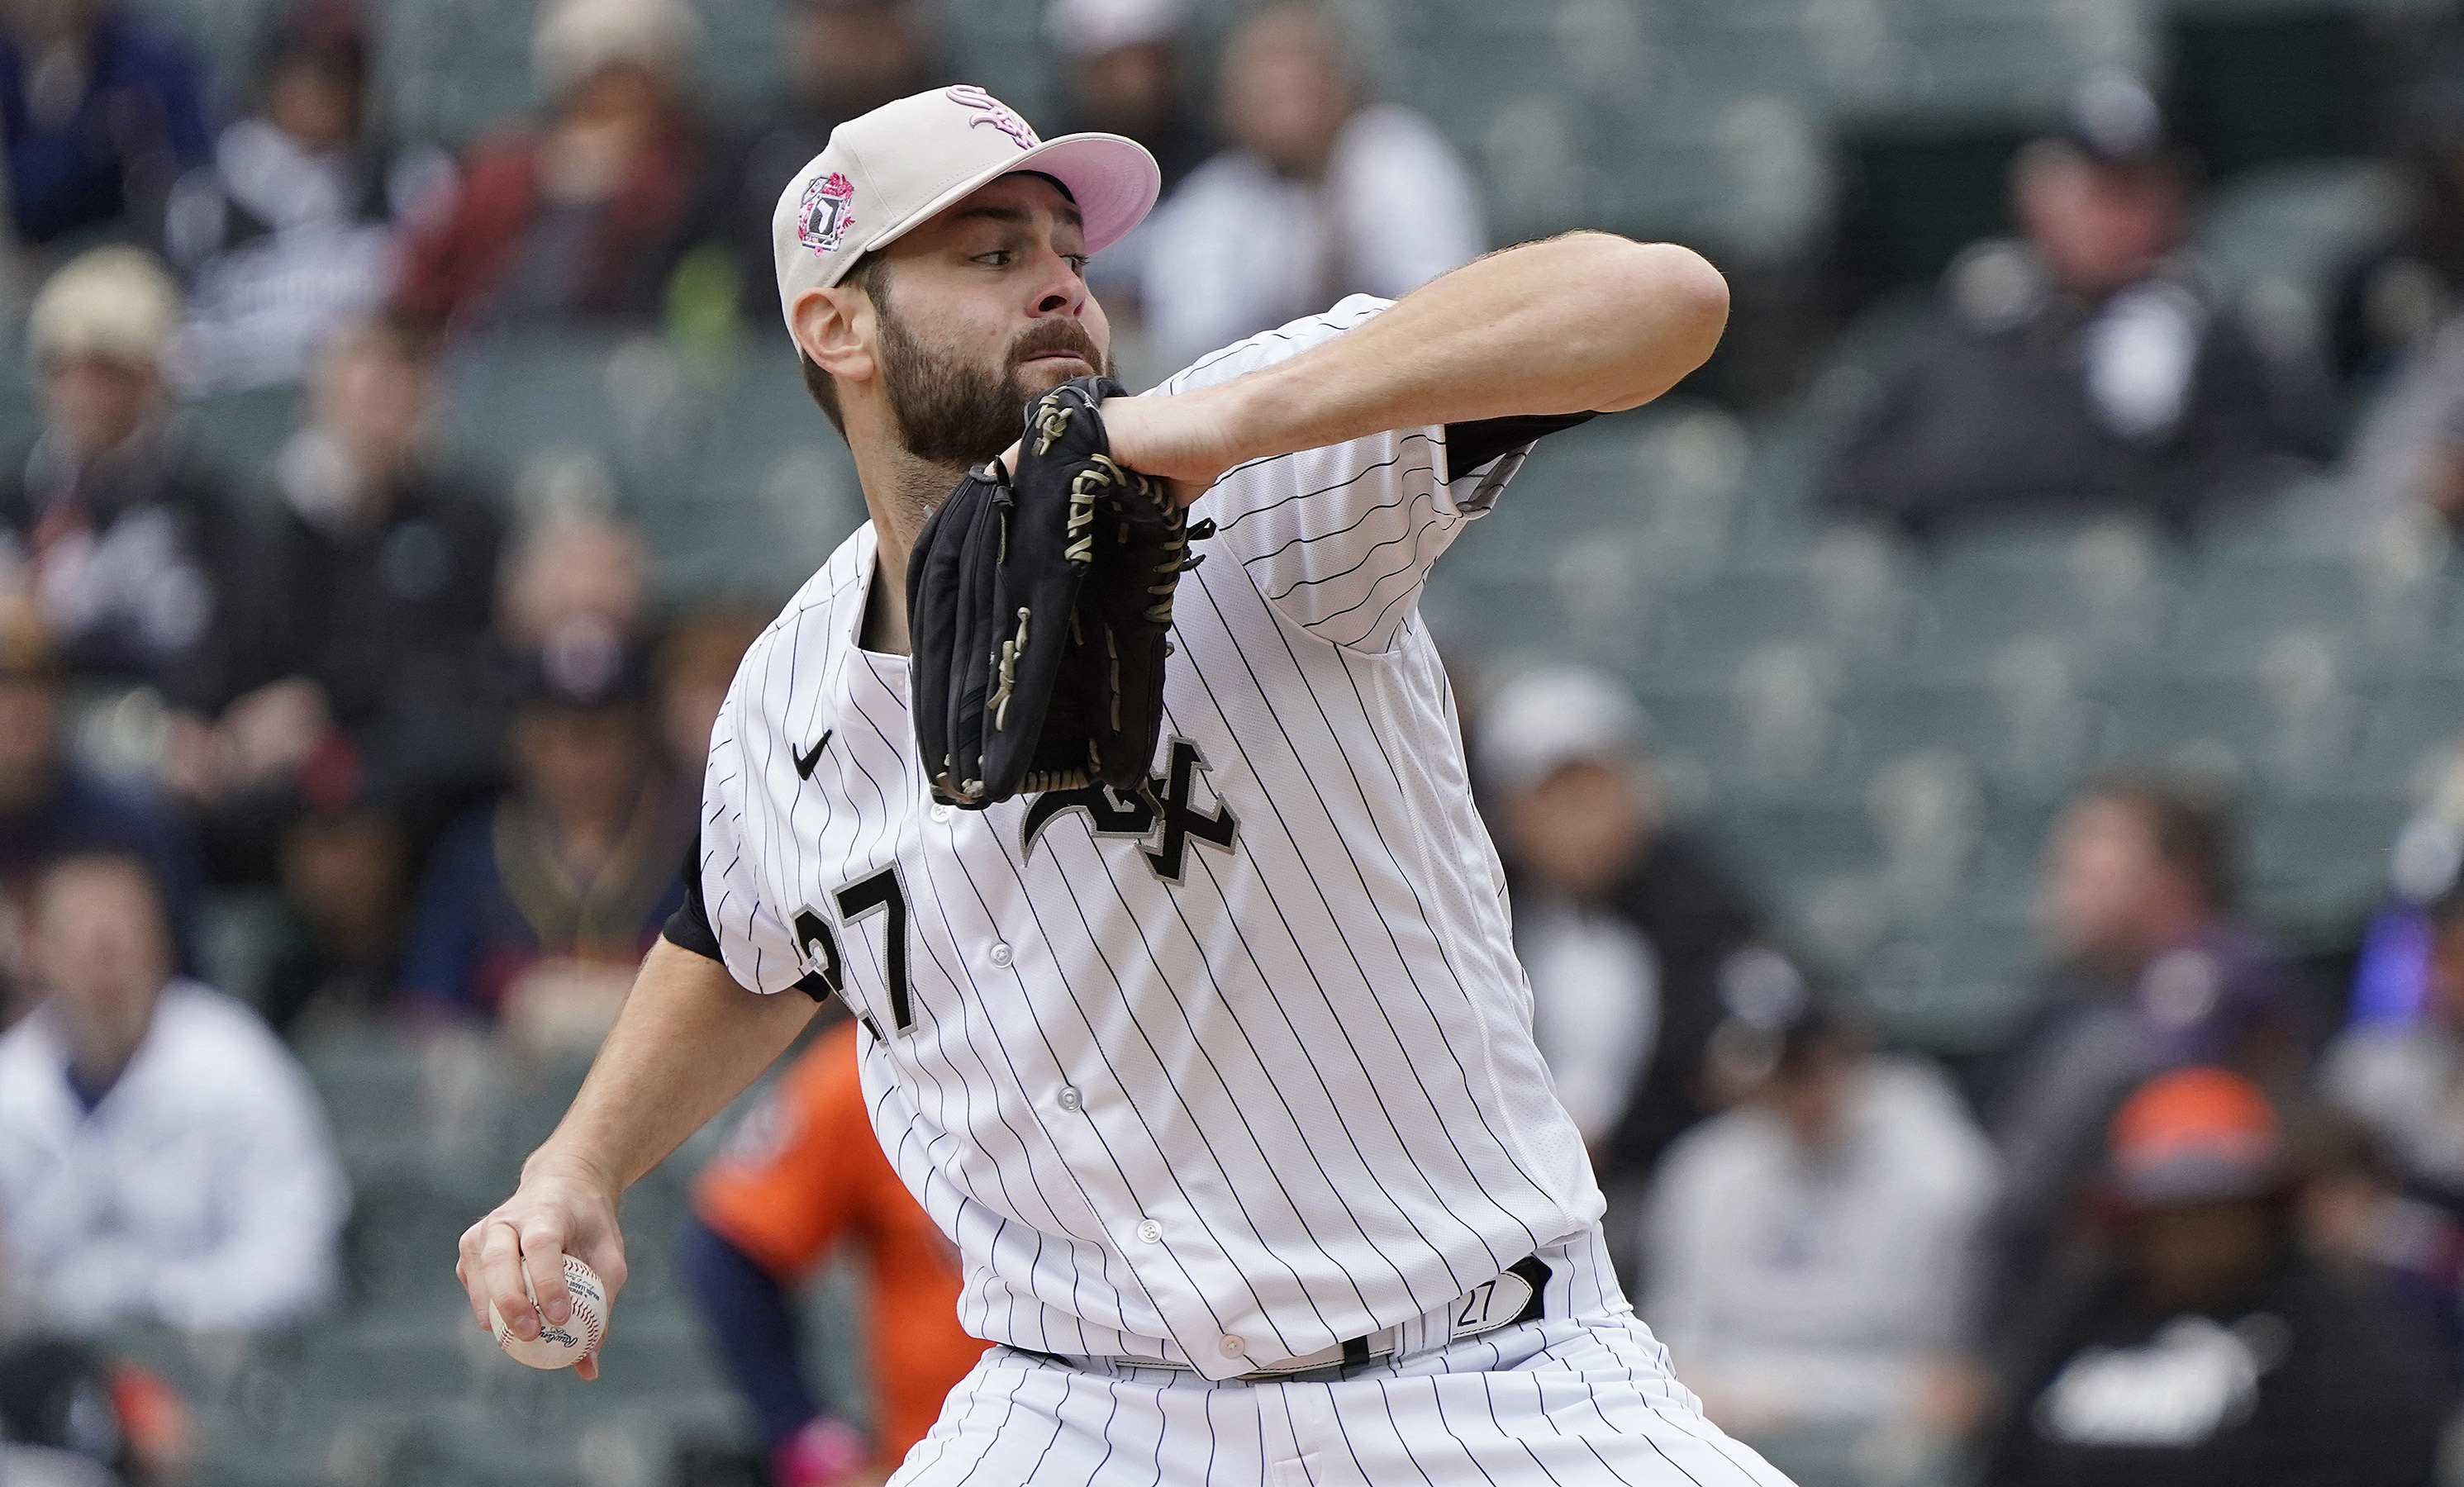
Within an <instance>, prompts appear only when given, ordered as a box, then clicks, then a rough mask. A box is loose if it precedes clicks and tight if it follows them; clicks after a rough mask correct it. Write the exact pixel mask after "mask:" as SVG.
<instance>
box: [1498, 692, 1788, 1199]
mask: <svg viewBox="0 0 2464 1487" xmlns="http://www.w3.org/2000/svg"><path fill="white" fill-rule="evenodd" d="M1642 721H1643V720H1642V714H1641V711H1640V710H1639V709H1638V708H1637V707H1636V706H1635V703H1634V699H1633V697H1632V695H1631V694H1629V693H1628V692H1627V691H1626V690H1625V689H1623V688H1622V687H1620V686H1618V685H1617V683H1616V682H1614V681H1611V680H1610V679H1608V678H1606V677H1604V676H1601V675H1599V674H1598V673H1595V672H1591V671H1583V670H1576V669H1572V668H1569V669H1562V670H1549V671H1538V672H1531V673H1528V674H1526V675H1523V676H1520V677H1518V678H1516V679H1515V680H1514V681H1513V682H1511V683H1509V684H1507V686H1506V687H1504V688H1503V689H1500V690H1499V691H1498V693H1497V694H1496V695H1495V696H1494V697H1492V698H1490V699H1489V701H1488V704H1487V706H1486V708H1485V710H1484V711H1483V712H1482V715H1481V725H1480V730H1479V734H1478V743H1479V755H1478V757H1479V763H1480V771H1481V778H1482V781H1483V784H1484V789H1485V793H1486V808H1487V810H1488V812H1489V817H1490V820H1492V821H1493V822H1494V823H1495V825H1496V827H1497V837H1498V843H1499V845H1500V847H1501V848H1502V849H1503V852H1504V855H1505V858H1506V861H1507V872H1508V874H1509V876H1510V879H1511V881H1512V883H1513V886H1514V935H1515V950H1516V953H1517V954H1518V955H1519V956H1520V957H1521V958H1522V961H1523V964H1524V967H1525V969H1526V972H1527V973H1529V976H1530V978H1531V989H1532V1003H1533V1012H1532V1022H1533V1030H1534V1033H1535V1035H1536V1036H1537V1038H1538V1039H1539V1043H1540V1051H1541V1053H1542V1055H1543V1057H1545V1058H1547V1059H1548V1060H1549V1061H1550V1071H1551V1075H1552V1076H1553V1077H1554V1078H1555V1080H1556V1082H1557V1091H1558V1096H1559V1098H1560V1099H1561V1100H1563V1101H1564V1102H1565V1104H1566V1108H1567V1111H1568V1113H1569V1114H1571V1115H1572V1116H1573V1119H1574V1125H1575V1126H1576V1128H1577V1129H1579V1130H1581V1131H1582V1132H1583V1135H1584V1138H1585V1139H1586V1140H1587V1141H1588V1142H1589V1143H1590V1144H1591V1147H1592V1152H1593V1160H1594V1163H1595V1166H1596V1167H1597V1168H1598V1170H1599V1174H1600V1181H1601V1184H1602V1186H1603V1187H1604V1188H1606V1189H1607V1190H1608V1191H1609V1192H1612V1193H1613V1194H1615V1195H1617V1196H1618V1197H1625V1198H1631V1197H1636V1196H1639V1189H1640V1187H1641V1185H1642V1184H1643V1182H1644V1181H1645V1180H1646V1179H1648V1177H1649V1176H1650V1173H1651V1169H1652V1167H1653V1165H1654V1164H1655V1163H1656V1162H1657V1161H1658V1160H1659V1157H1660V1153H1661V1150H1662V1149H1663V1148H1666V1146H1667V1145H1668V1143H1669V1142H1671V1141H1673V1140H1675V1139H1676V1137H1677V1136H1678V1134H1679V1133H1680V1132H1682V1131H1683V1130H1684V1129H1685V1127H1686V1126H1690V1125H1692V1124H1693V1123H1694V1122H1695V1121H1696V1120H1698V1119H1700V1118H1701V1117H1702V1116H1704V1115H1705V1114H1707V1113H1709V1111H1710V1110H1711V1109H1713V1108H1715V1107H1716V1106H1715V1105H1714V1104H1712V1096H1711V1094H1710V1091H1709V1089H1708V1086H1707V1084H1706V1082H1705V1057H1706V1052H1707V1050H1708V1048H1709V1045H1710V1042H1711V1038H1712V1034H1713V1032H1714V1030H1715V1029H1717V1028H1718V1027H1719V1026H1720V1024H1721V1023H1722V1021H1723V1020H1724V1019H1725V1018H1726V1017H1727V1016H1728V1015H1729V1008H1728V1007H1727V1003H1726V1002H1725V1001H1724V999H1723V987H1722V983H1723V980H1724V977H1726V978H1730V979H1733V978H1734V977H1735V975H1736V974H1738V973H1741V972H1743V971H1745V970H1747V969H1749V967H1750V966H1751V965H1752V964H1753V963H1754V961H1755V956H1756V950H1755V947H1754V946H1753V938H1754V934H1755V916H1754V912H1753V909H1752V908H1750V907H1749V905H1748V903H1747V902H1746V899H1745V897H1744V895H1743V894H1742V893H1741V892H1739V890H1738V889H1737V887H1736V886H1735V885H1734V884H1732V883H1731V882H1730V881H1729V880H1728V878H1727V875H1726V874H1725V873H1723V872H1722V871H1721V870H1720V869H1719V868H1718V867H1716V866H1715V865H1713V864H1712V863H1711V861H1710V859H1709V858H1708V857H1707V856H1706V855H1705V852H1704V851H1703V849H1702V848H1701V847H1700V846H1698V845H1696V844H1695V843H1694V842H1691V841H1689V840H1688V839H1687V838H1686V837H1685V836H1684V835H1683V833H1681V832H1678V831H1676V830H1674V829H1672V828H1670V827H1669V826H1668V825H1667V824H1666V823H1664V822H1663V821H1661V820H1660V817H1659V811H1658V808H1657V805H1656V803H1655V802H1654V800H1653V799H1652V797H1651V792H1650V786H1649V776H1648V772H1647V769H1646V766H1645V763H1644V760H1643V756H1642V746H1641V728H1642ZM1762 953H1764V954H1768V953H1769V952H1768V951H1764V952H1762ZM1801 989H1802V988H1801V987H1800V988H1799V990H1801Z"/></svg>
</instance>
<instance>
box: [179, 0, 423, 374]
mask: <svg viewBox="0 0 2464 1487" xmlns="http://www.w3.org/2000/svg"><path fill="white" fill-rule="evenodd" d="M369 50H370V38H369V35H368V18H367V16H366V15H365V14H364V13H363V11H361V10H360V9H359V7H358V5H357V4H356V3H355V0H298V3H297V4H295V5H293V6H292V7H291V8H290V9H289V10H288V11H285V12H284V13H283V14H282V16H281V18H280V19H279V20H278V21H277V22H276V24H275V27H274V30H273V32H272V33H271V34H270V35H269V36H268V37H267V38H266V42H265V47H264V53H263V57H262V59H261V61H260V62H259V64H258V67H257V75H256V78H255V89H254V92H255V98H254V106H253V109H252V111H251V112H250V113H249V114H248V116H247V117H245V118H243V119H241V120H238V121H236V122H234V123H233V124H231V126H230V127H229V128H227V129H225V130H223V132H222V133H221V135H220V136H218V137H217V138H216V140H215V142H214V158H213V161H212V162H211V164H205V165H200V166H198V167H197V168H196V169H194V170H191V171H189V172H188V173H187V175H185V176H182V177H181V178H180V184H179V186H177V187H176V188H175V189H174V190H173V192H172V196H171V209H170V221H169V226H168V229H167V232H166V237H167V242H168V248H169V252H170V257H171V261H172V263H173V264H174V265H175V266H177V267H178V268H179V269H180V271H181V272H182V273H185V274H187V276H188V279H189V296H188V323H187V327H186V328H185V329H184V331H183V332H182V334H181V338H180V346H179V356H178V361H179V367H180V379H181V382H182V383H184V384H185V385H186V386H187V388H188V389H189V391H191V392H192V393H193V392H199V391H210V390H215V389H219V388H225V387H252V386H258V385H261V384H265V383H292V382H297V381H298V380H299V379H300V378H301V377H302V376H304V375H305V374H306V372H307V370H308V363H309V361H310V359H311V358H312V357H313V356H314V355H315V354H316V351H317V348H318V347H319V345H320V344H322V343H323V341H324V339H325V338H326V337H327V336H328V335H330V334H331V333H332V332H333V330H334V329H335V327H336V326H337V325H339V324H341V322H343V321H345V320H348V319H351V318H353V317H358V316H362V315H364V314H366V313H367V312H368V311H369V310H371V309H373V308H374V307H375V305H376V303H377V301H378V300H379V299H381V298H383V297H384V296H385V292H386V291H387V290H388V289H390V288H391V287H392V283H391V277H390V276H391V273H392V271H393V248H394V224H395V222H396V221H397V220H398V219H399V218H401V217H402V216H403V214H404V213H406V212H407V211H408V210H409V209H410V208H411V207H412V206H413V205H414V204H415V203H417V202H418V201H420V200H421V199H422V198H423V197H425V196H427V195H428V194H429V192H431V191H434V190H437V189H440V188H441V187H443V186H445V185H446V184H447V183H448V182H450V181H451V178H452V162H451V160H450V159H449V158H448V157H447V156H446V154H445V152H444V151H442V150H440V149H438V148H437V147H436V146H434V145H432V144H421V145H415V146H411V147H408V148H397V147H395V146H393V145H391V144H390V143H388V142H385V140H384V139H382V138H380V137H379V136H378V135H377V134H376V133H375V132H374V131H373V130H372V129H371V128H370V127H369V120H368V117H367V116H368V114H369V107H368V105H369V102H370V97H371V94H372V91H373V89H374V85H375V79H374V78H373V77H371V76H370V68H371V60H372V59H371V58H370V56H369Z"/></svg>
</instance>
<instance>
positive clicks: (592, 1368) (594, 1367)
mask: <svg viewBox="0 0 2464 1487" xmlns="http://www.w3.org/2000/svg"><path fill="white" fill-rule="evenodd" d="M573 1371H574V1374H575V1375H576V1376H577V1377H580V1378H585V1379H595V1378H597V1377H599V1355H598V1354H597V1353H592V1354H591V1355H590V1356H589V1357H587V1358H584V1359H583V1360H582V1361H581V1362H580V1363H577V1364H575V1365H574V1366H573Z"/></svg>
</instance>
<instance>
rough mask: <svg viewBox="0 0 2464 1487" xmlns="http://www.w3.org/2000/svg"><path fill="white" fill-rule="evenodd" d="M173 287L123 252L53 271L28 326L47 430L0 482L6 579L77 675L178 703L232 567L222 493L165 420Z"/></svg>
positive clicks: (175, 298) (234, 555)
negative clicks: (185, 671)
mask: <svg viewBox="0 0 2464 1487" xmlns="http://www.w3.org/2000/svg"><path fill="white" fill-rule="evenodd" d="M179 316H180V293H179V290H178V289H177V288H176V287H174V286H173V284H172V283H171V280H170V278H169V277H168V276H167V275H165V273H163V271H162V269H161V268H160V267H159V266H157V264H156V263H155V261H154V260H153V259H152V258H151V257H149V256H148V255H146V254H145V253H143V252H141V251H138V250H136V249H133V248H120V247H112V248H98V249H95V250H94V251H91V252H88V253H86V254H84V255H83V256H81V257H79V258H77V259H76V260H75V261H73V262H71V263H70V264H69V265H68V266H67V267H65V268H63V269H61V270H60V271H59V272H58V273H55V274H54V275H52V277H51V280H50V281H49V282H48V283H46V284H45V285H44V286H43V288H42V292H41V293H40V294H38V295H35V296H34V305H33V312H32V314H31V316H30V317H29V318H28V320H27V324H26V340H27V349H28V352H29V354H30V355H31V357H32V360H33V363H34V375H35V393H36V398H37V400H38V402H39V403H40V405H41V410H42V433H41V435H40V437H38V438H37V439H36V440H35V441H34V447H33V452H32V453H31V454H30V455H29V456H28V457H27V459H26V463H25V465H24V467H23V468H22V470H17V471H9V472H5V473H0V575H5V574H8V573H9V572H10V571H11V570H14V572H15V573H16V575H17V576H18V577H17V579H16V580H15V581H19V582H22V583H23V584H24V585H25V586H26V587H28V588H29V589H31V590H32V591H33V594H34V595H35V596H36V598H37V599H38V600H39V601H40V603H41V605H42V611H43V622H44V623H45V624H46V625H47V626H48V627H49V628H50V630H51V633H52V635H53V637H54V640H55V643H56V644H57V645H59V647H60V652H61V656H62V659H63V660H64V661H66V663H67V664H68V666H69V667H70V669H71V670H73V671H77V672H80V673H89V674H99V675H103V676H109V677H113V678H117V679H121V680H125V681H131V682H155V683H162V684H165V686H166V687H167V688H168V689H170V690H171V691H173V693H174V694H175V695H176V694H178V693H179V691H180V689H181V685H180V684H181V680H182V679H181V678H180V677H179V676H178V675H177V673H178V672H179V670H180V668H181V667H183V666H185V665H186V664H187V663H188V662H189V661H190V659H191V655H192V652H193V651H194V650H195V649H196V646H197V644H198V642H199V641H200V640H201V639H202V638H203V637H204V636H205V634H206V630H207V627H208V626H209V624H210V623H212V622H213V619H214V615H215V610H216V607H217V606H218V604H219V603H221V602H222V601H225V600H226V599H228V598H229V596H230V594H231V590H232V587H233V578H232V575H233V573H234V570H235V569H236V567H237V565H238V561H239V558H238V553H239V548H240V542H239V536H238V533H237V531H236V529H235V524H234V522H233V519H232V514H231V507H230V503H229V501H228V500H227V498H226V496H225V493H224V491H223V487H222V485H221V483H220V482H219V481H217V480H216V479H215V478H214V477H213V476H212V475H211V474H209V472H207V471H206V470H203V469H201V468H200V467H199V466H198V464H197V463H196V461H195V459H194V457H193V455H192V454H191V452H190V451H189V449H188V448H187V446H186V444H185V443H184V442H183V441H182V440H181V438H180V437H179V436H178V434H177V433H176V431H175V430H174V429H173V428H172V427H171V425H170V412H171V404H170V398H169V396H168V394H167V392H166V391H165V385H164V377H163V354H164V350H165V346H166V345H167V344H168V342H169V340H170V338H171V333H172V330H173V328H174V327H175V326H176V325H177V324H178V321H179Z"/></svg>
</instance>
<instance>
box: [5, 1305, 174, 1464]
mask: <svg viewBox="0 0 2464 1487" xmlns="http://www.w3.org/2000/svg"><path fill="white" fill-rule="evenodd" d="M203 1446H204V1441H203V1440H202V1439H201V1432H199V1431H198V1429H197V1421H196V1417H195V1415H194V1414H193V1413H191V1412H190V1411H189V1410H188V1407H187V1402H186V1401H184V1400H182V1399H181V1398H180V1396H179V1394H178V1392H177V1391H175V1390H174V1389H172V1388H171V1387H170V1386H169V1385H168V1384H166V1383H165V1382H164V1381H163V1379H162V1378H161V1377H160V1376H158V1375H157V1374H155V1373H154V1372H153V1371H152V1370H150V1369H148V1368H144V1367H140V1366H138V1365H136V1364H133V1363H127V1362H117V1361H113V1360H110V1359H106V1358H103V1357H101V1356H99V1355H98V1354H97V1353H95V1352H94V1351H92V1350H91V1349H89V1348H86V1347H82V1346H79V1345H77V1344H75V1343H71V1342H68V1341H66V1340H65V1339H61V1338H55V1337H44V1336H39V1335H38V1336H35V1337H33V1338H20V1339H12V1340H11V1342H10V1343H9V1344H8V1345H5V1346H0V1482H7V1483H8V1484H9V1487H115V1484H118V1483H121V1482H131V1483H145V1484H151V1483H157V1482H162V1483H168V1482H177V1481H180V1480H183V1479H185V1478H186V1477H187V1475H188V1473H189V1472H190V1471H191V1470H193V1469H194V1467H195V1466H196V1464H197V1457H198V1455H199V1454H200V1452H201V1450H202V1448H203Z"/></svg>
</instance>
